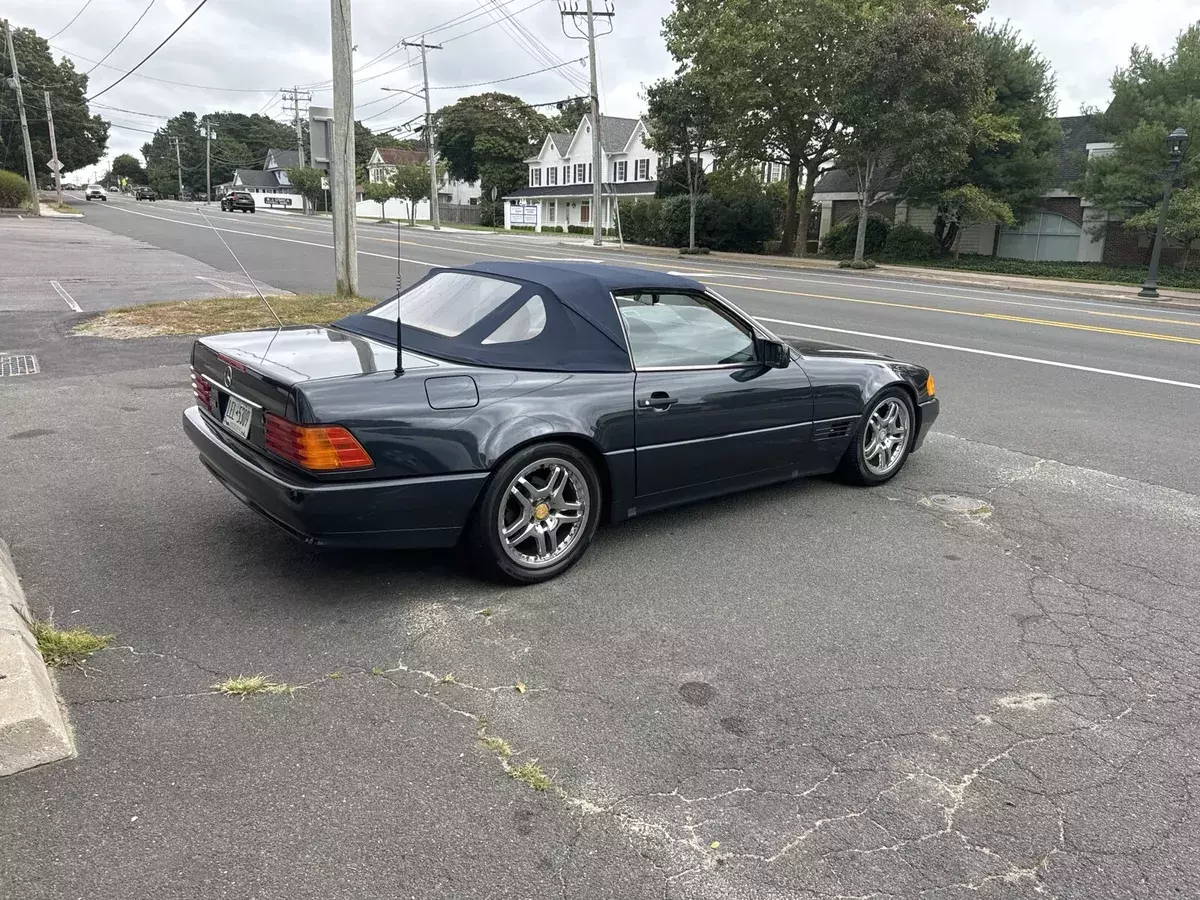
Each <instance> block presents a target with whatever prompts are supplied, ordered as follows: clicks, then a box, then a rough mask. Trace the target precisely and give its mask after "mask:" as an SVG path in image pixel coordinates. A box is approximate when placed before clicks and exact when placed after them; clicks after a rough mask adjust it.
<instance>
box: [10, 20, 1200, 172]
mask: <svg viewBox="0 0 1200 900" xmlns="http://www.w3.org/2000/svg"><path fill="white" fill-rule="evenodd" d="M197 2H198V0H154V2H153V3H151V0H92V2H91V3H90V4H89V5H88V6H87V8H86V9H84V10H83V12H82V14H81V15H80V16H79V18H78V19H77V20H76V21H75V22H74V23H73V24H71V25H70V26H69V27H67V28H66V30H65V31H63V32H62V33H61V34H59V35H58V36H57V37H55V38H53V39H52V40H51V44H52V45H53V47H54V50H55V53H56V54H59V55H61V54H63V53H65V54H68V55H71V56H72V57H73V58H74V60H75V64H76V66H77V67H78V68H79V69H80V70H81V71H86V70H87V69H89V68H92V67H93V64H94V62H96V61H99V60H100V59H101V58H102V57H103V56H104V54H106V53H108V52H109V51H110V50H112V48H113V46H114V45H115V44H116V43H117V42H118V41H119V40H120V39H121V36H122V35H123V34H124V33H125V32H126V30H128V29H129V27H130V26H131V25H132V24H133V23H134V20H135V19H137V17H138V16H139V15H141V14H142V12H143V11H145V10H146V9H147V7H149V12H147V13H146V15H145V18H144V19H143V20H142V21H141V23H140V24H138V26H137V27H136V28H135V29H134V30H133V32H132V33H131V34H130V35H129V37H128V38H127V39H126V40H125V41H124V43H123V44H122V45H121V46H120V47H119V48H118V49H117V50H116V51H115V52H113V53H112V55H111V56H110V57H109V58H108V59H107V61H106V63H105V65H103V66H100V67H97V68H96V69H95V71H94V72H93V73H92V75H91V84H90V89H91V92H92V93H93V94H94V93H96V92H97V91H99V90H101V89H103V88H104V87H106V86H107V85H109V84H111V83H112V82H113V81H114V80H116V79H117V78H119V77H120V76H121V71H120V70H121V69H128V68H130V67H132V66H133V65H134V64H136V63H137V62H138V61H139V60H140V59H141V58H142V57H143V56H145V55H146V53H148V52H149V51H150V50H151V49H153V48H154V46H155V45H156V44H157V43H158V42H159V41H161V40H162V39H163V38H164V37H166V36H167V35H168V34H169V33H170V32H171V30H172V29H173V28H175V26H176V25H178V24H179V22H181V21H182V20H183V19H184V18H185V17H186V16H187V14H188V13H189V12H190V11H191V10H192V9H193V8H194V7H195V4H196V3H197ZM613 2H614V3H615V9H616V13H617V14H616V16H615V18H614V19H613V32H612V34H611V35H608V36H605V37H603V38H602V39H601V40H600V41H599V42H598V47H599V57H600V72H601V104H602V108H603V110H604V111H605V112H606V113H611V114H613V115H626V116H634V115H637V114H638V113H639V112H641V111H642V102H641V100H640V94H641V91H642V87H643V85H645V84H646V83H648V82H651V81H653V80H655V79H657V78H660V77H662V76H664V75H669V74H670V73H671V71H672V64H671V59H670V57H669V56H668V54H667V53H666V51H665V49H664V48H663V42H662V37H661V34H660V32H661V22H662V18H663V16H664V15H666V14H667V13H668V12H669V11H670V9H671V0H613ZM597 4H598V5H597V8H601V7H602V0H597ZM4 6H5V14H6V15H7V16H8V17H9V18H10V20H11V22H12V23H13V24H14V25H16V26H30V27H33V28H35V29H36V30H37V32H38V33H39V34H40V35H42V36H43V37H47V38H49V37H50V36H51V35H53V34H54V33H55V32H56V31H59V30H60V29H62V28H64V26H66V25H67V23H68V22H69V21H70V20H71V18H72V16H74V15H75V14H76V13H78V12H79V11H80V9H81V8H83V6H84V0H7V2H6V3H5V4H4ZM497 7H500V10H501V11H500V12H496V11H495V10H496V8H497ZM484 9H490V10H491V14H488V13H485V12H484ZM513 13H515V15H512V18H511V19H508V20H506V21H504V22H503V24H496V22H495V19H503V18H504V16H505V15H507V14H513ZM988 15H989V16H991V17H992V18H995V19H999V20H1005V19H1008V20H1011V21H1012V22H1013V24H1015V25H1016V26H1017V27H1019V28H1020V30H1021V32H1022V33H1023V34H1024V35H1025V36H1027V37H1028V38H1030V39H1031V40H1033V41H1034V42H1035V43H1036V44H1037V46H1038V47H1039V48H1040V49H1041V51H1042V53H1043V54H1044V55H1045V56H1046V57H1047V58H1048V59H1049V60H1050V62H1051V64H1052V65H1053V67H1054V69H1055V72H1056V73H1057V77H1058V98H1059V114H1060V115H1073V114H1076V113H1078V112H1079V110H1080V107H1082V106H1084V105H1088V104H1096V105H1102V104H1104V103H1105V102H1106V100H1107V99H1108V79H1109V76H1110V75H1111V74H1112V71H1113V69H1114V68H1115V67H1116V66H1117V65H1119V64H1122V63H1123V62H1124V61H1125V60H1126V59H1127V58H1128V55H1129V48H1130V46H1131V45H1133V44H1135V43H1138V44H1145V45H1147V46H1149V47H1150V48H1151V50H1153V51H1154V52H1155V53H1156V54H1162V53H1164V52H1165V51H1167V50H1168V49H1169V48H1170V47H1171V45H1172V43H1173V41H1174V38H1175V35H1176V34H1177V33H1178V32H1179V31H1180V30H1182V29H1183V28H1184V27H1186V25H1187V24H1188V23H1189V22H1190V21H1191V20H1193V19H1195V18H1200V7H1198V6H1197V5H1196V0H993V2H992V5H991V9H990V11H989V13H988ZM455 17H459V20H458V21H457V22H456V23H455V24H450V25H447V26H446V27H443V28H441V29H440V30H436V31H435V30H434V29H435V28H437V26H439V25H444V24H445V23H447V22H449V21H450V20H452V19H455ZM353 26H354V43H355V44H356V45H357V48H358V49H357V51H356V53H355V67H356V69H357V70H359V71H358V73H357V74H356V81H357V82H358V83H357V84H356V86H355V104H356V106H357V107H358V111H357V117H358V118H359V119H361V120H363V121H364V123H365V124H366V125H368V126H369V127H371V128H372V129H373V130H380V129H382V128H384V127H387V126H391V125H398V124H401V123H403V122H405V121H407V120H409V119H411V118H413V117H414V116H417V115H419V114H421V113H422V112H423V106H422V104H421V101H419V100H417V99H415V98H407V99H404V102H402V103H401V104H400V105H399V106H396V107H395V108H394V109H393V108H390V107H392V106H393V104H395V103H397V102H398V101H399V100H401V99H402V98H405V95H403V94H392V95H388V94H385V93H384V92H383V91H382V90H380V88H381V87H383V86H389V87H400V88H412V87H416V86H417V85H418V84H419V82H420V77H421V70H420V56H419V53H417V52H414V51H410V50H399V51H395V52H392V51H393V50H394V48H395V45H396V43H397V42H398V41H399V40H400V39H401V38H406V37H407V38H418V37H419V36H420V34H421V32H422V31H425V30H428V31H429V32H430V36H429V40H430V41H431V42H440V43H442V44H444V45H445V49H443V50H439V51H431V52H430V53H429V77H430V82H431V84H432V85H434V86H435V87H439V86H445V89H443V90H435V91H434V93H433V97H434V107H435V108H437V107H438V106H441V105H443V104H445V103H449V102H452V101H453V100H455V99H456V98H457V97H460V96H463V95H466V94H471V93H477V92H480V91H485V90H502V91H506V92H509V93H514V94H518V95H520V96H521V97H523V98H524V99H525V100H527V101H529V102H531V103H541V102H546V101H553V100H558V99H561V98H564V97H569V96H575V95H579V94H582V93H585V92H586V74H587V70H586V68H585V67H584V66H583V64H581V63H575V62H570V64H569V65H567V66H563V67H562V68H560V69H557V70H554V71H549V72H544V73H542V74H538V75H531V76H530V77H527V78H519V79H514V80H512V81H506V82H504V83H502V84H497V85H494V86H484V87H455V86H457V85H473V84H475V83H477V82H487V81H494V80H496V79H501V78H509V77H511V76H516V75H524V74H526V73H529V72H534V71H535V70H539V69H545V68H546V67H547V66H551V65H555V64H557V63H559V62H561V61H564V60H565V61H572V60H577V59H580V58H581V57H586V54H587V45H586V42H584V41H582V40H569V39H568V38H566V37H565V36H564V35H563V32H562V29H561V27H560V22H559V14H558V6H557V3H556V2H555V0H404V2H401V3H397V2H395V0H353ZM481 26H484V27H481ZM468 32H474V33H468ZM529 33H531V34H532V35H533V36H534V37H535V38H536V39H538V40H539V41H540V43H541V45H543V46H544V48H545V50H543V49H542V47H541V46H538V45H537V44H533V45H532V46H531V45H530V43H529V39H528V37H527V35H528V34H529ZM329 47H330V40H329V3H328V2H326V0H286V2H283V0H280V2H263V0H260V2H253V3H250V2H245V0H208V3H207V5H206V6H205V7H204V8H203V9H202V10H201V11H200V12H199V13H197V15H196V16H195V17H194V18H193V19H192V20H191V21H190V22H189V23H188V24H187V25H186V26H184V28H183V29H182V30H181V31H180V32H179V34H177V35H176V36H175V37H174V38H173V39H172V40H171V41H170V43H168V44H167V45H166V46H165V47H164V48H163V49H162V50H161V51H159V52H158V54H156V55H155V56H154V57H153V58H152V59H151V60H150V61H149V62H147V63H146V65H145V66H143V67H142V68H141V69H140V70H139V71H138V73H137V74H134V75H132V76H130V77H129V78H127V79H125V81H123V82H122V83H121V84H119V85H118V86H116V87H115V88H113V89H112V90H111V91H109V92H107V93H106V94H104V96H103V97H100V98H98V99H97V101H96V103H97V104H105V105H107V106H112V107H120V108H121V109H123V110H131V111H133V112H117V111H115V110H111V109H101V108H99V106H97V107H96V111H97V112H100V113H102V114H103V115H104V116H105V117H106V118H108V119H110V120H111V121H112V122H113V123H114V128H113V129H112V132H111V138H110V141H109V151H110V152H109V158H110V159H111V157H112V156H113V155H115V154H117V153H123V152H133V153H135V154H137V153H138V152H139V148H140V147H141V145H142V143H143V142H145V141H146V140H147V139H148V138H149V135H148V134H142V133H139V132H138V131H136V130H133V129H145V130H148V131H153V129H154V127H155V126H156V125H160V124H162V123H163V122H164V121H165V117H166V116H169V115H172V114H175V113H177V112H179V111H180V110H184V109H190V110H194V111H195V112H197V113H201V114H203V113H205V112H216V111H219V110H228V109H232V110H236V111H239V112H245V113H254V112H258V111H260V110H261V111H265V112H267V113H269V114H271V115H275V116H276V117H282V115H283V114H282V111H281V109H280V102H279V95H278V94H277V93H276V89H277V88H279V87H281V86H285V85H288V86H290V85H294V84H300V85H313V87H312V90H313V92H314V96H313V102H314V103H315V104H317V105H331V103H332V94H331V92H330V91H329V89H328V87H327V86H326V84H323V82H324V83H327V82H328V80H329V78H330V62H329V56H330V50H329ZM383 54H388V55H386V56H383V57H382V58H380V59H378V61H376V62H372V60H375V59H376V58H377V57H381V55H383ZM88 60H91V61H92V62H89V61H88ZM110 66H111V67H112V68H110ZM400 67H405V68H400ZM397 69H398V71H394V70H397ZM141 76H151V78H155V79H164V80H165V81H170V82H181V83H184V84H187V85H193V87H184V86H181V85H180V84H168V83H164V81H155V80H151V78H146V77H141ZM549 111H550V112H553V109H552V108H551V109H550V110H549ZM135 113H148V114H156V115H158V116H160V117H162V118H154V115H138V114H135ZM116 126H122V127H116Z"/></svg>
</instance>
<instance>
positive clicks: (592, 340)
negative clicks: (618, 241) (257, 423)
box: [337, 262, 704, 372]
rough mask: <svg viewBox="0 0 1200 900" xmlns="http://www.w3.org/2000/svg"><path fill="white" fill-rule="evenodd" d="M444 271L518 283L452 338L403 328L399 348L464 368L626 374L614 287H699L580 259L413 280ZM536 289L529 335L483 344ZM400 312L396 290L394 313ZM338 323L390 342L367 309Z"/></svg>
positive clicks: (388, 330) (480, 266) (384, 326)
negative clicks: (541, 316)
mask: <svg viewBox="0 0 1200 900" xmlns="http://www.w3.org/2000/svg"><path fill="white" fill-rule="evenodd" d="M445 272H463V273H469V274H473V275H481V276H485V277H491V278H499V279H502V280H504V281H510V282H515V283H518V284H520V285H521V290H519V291H517V292H516V293H515V294H514V295H513V296H512V297H510V298H509V299H508V300H506V301H505V302H504V303H502V304H501V305H500V306H499V307H498V308H497V309H496V310H494V311H493V312H491V313H489V314H488V315H487V316H485V317H484V318H483V319H481V320H480V321H479V322H478V323H476V324H475V325H473V326H471V327H470V328H468V329H467V330H466V331H464V332H463V333H462V334H459V335H454V336H446V335H441V334H435V333H433V332H429V331H424V330H422V329H420V328H415V327H409V326H407V325H406V326H404V346H405V348H407V349H409V350H414V351H416V352H418V353H425V354H428V355H430V356H435V357H440V358H442V359H449V360H454V361H457V362H463V363H468V364H471V365H479V366H489V367H498V368H510V369H537V370H549V371H566V372H628V371H630V369H631V365H630V361H629V348H628V345H627V344H626V341H625V332H624V330H623V329H622V327H621V321H620V318H619V314H618V313H617V307H616V304H615V303H613V301H612V294H613V292H614V291H628V290H643V291H645V290H649V291H654V290H661V291H703V290H704V286H703V285H701V284H700V283H699V282H698V281H693V280H692V279H690V278H682V277H679V276H677V275H667V274H664V273H661V272H652V271H648V270H645V269H634V268H626V267H622V266H609V265H604V264H602V263H584V262H561V263H558V262H544V263H524V262H486V263H473V264H471V265H467V266H456V267H453V268H439V269H431V270H430V271H429V273H428V274H427V275H426V276H425V278H423V279H421V281H420V282H418V284H421V283H424V282H426V281H428V280H429V279H431V278H435V277H437V276H438V275H439V274H441V273H445ZM414 287H415V285H414ZM409 290H412V288H410V289H409ZM535 294H536V295H537V296H539V297H541V299H542V305H543V307H544V309H545V314H546V321H545V325H544V327H543V328H542V330H541V331H540V332H539V333H538V334H537V335H536V336H535V337H533V338H531V339H529V340H525V341H520V342H515V343H500V344H495V343H493V344H486V343H483V341H484V339H485V338H486V337H487V336H488V335H489V334H491V333H492V332H493V331H494V330H495V329H496V328H497V327H498V326H499V325H500V324H501V323H503V322H505V321H506V320H507V319H508V318H509V317H510V316H512V315H513V314H514V313H515V312H516V311H517V310H519V309H520V308H521V307H522V306H524V304H525V303H526V302H527V301H528V300H529V299H530V298H531V297H532V296H534V295H535ZM394 299H395V298H394V297H393V298H391V299H389V300H388V301H387V302H388V303H391V301H392V300H394ZM376 309H378V307H376ZM403 309H404V301H403V294H402V295H401V299H400V310H401V314H403ZM337 324H338V325H339V326H340V327H342V328H345V329H347V330H349V331H355V332H359V333H363V334H368V335H370V336H372V337H374V338H377V339H380V340H383V341H386V342H387V343H390V344H395V342H396V329H395V326H394V324H393V323H390V322H389V321H388V320H387V319H381V318H379V317H378V316H373V315H370V314H369V313H358V314H356V315H353V316H348V317H346V318H345V319H342V320H341V321H340V322H338V323H337Z"/></svg>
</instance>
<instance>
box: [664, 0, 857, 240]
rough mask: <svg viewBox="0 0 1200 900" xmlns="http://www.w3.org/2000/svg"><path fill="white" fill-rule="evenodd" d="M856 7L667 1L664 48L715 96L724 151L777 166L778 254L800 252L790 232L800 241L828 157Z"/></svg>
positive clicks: (817, 0) (820, 1) (820, 0)
mask: <svg viewBox="0 0 1200 900" xmlns="http://www.w3.org/2000/svg"><path fill="white" fill-rule="evenodd" d="M858 8H859V7H858V4H856V3H855V2H853V0H675V9H674V12H672V13H671V14H670V15H669V16H667V18H666V19H665V20H664V21H663V34H664V36H665V37H666V40H667V49H668V50H670V52H671V53H672V55H673V56H674V57H675V58H676V59H677V60H679V61H680V62H681V63H684V64H687V65H689V66H691V67H692V68H694V69H695V71H696V73H697V75H698V76H699V77H700V78H703V79H704V80H706V81H707V82H708V83H709V84H710V85H711V88H710V89H711V92H712V93H713V94H714V95H715V96H719V97H720V98H721V110H722V113H723V115H722V116H721V119H720V122H719V126H720V137H721V143H722V145H723V146H724V147H725V148H726V150H727V151H728V152H729V153H730V154H731V155H734V156H737V157H740V158H742V159H743V160H758V161H771V162H779V163H782V164H783V165H784V166H785V167H786V169H787V203H786V207H785V210H784V229H783V239H782V246H781V249H782V251H783V252H784V253H791V252H792V251H793V250H796V251H797V252H798V253H799V254H800V255H803V254H804V252H805V245H804V241H800V242H799V244H797V242H796V235H797V230H799V232H800V233H801V234H807V232H808V218H809V213H810V210H811V208H812V193H813V188H814V187H815V185H816V181H817V177H818V175H819V174H820V172H821V171H822V170H823V169H824V168H825V167H827V166H828V164H829V163H830V161H831V160H832V159H833V153H834V138H835V137H836V135H837V134H838V132H839V131H840V129H841V123H840V122H839V121H838V119H837V118H836V117H835V116H833V115H831V108H832V102H833V92H834V88H835V86H836V79H837V74H836V73H837V66H836V57H837V55H838V54H839V53H840V52H841V48H842V47H843V46H844V45H845V42H846V37H847V35H848V33H849V29H850V26H851V23H852V21H853V20H854V18H855V16H856V15H858ZM802 181H803V184H804V194H803V198H802V199H801V198H800V184H801V182H802ZM797 210H799V221H798V222H797ZM797 226H798V227H797Z"/></svg>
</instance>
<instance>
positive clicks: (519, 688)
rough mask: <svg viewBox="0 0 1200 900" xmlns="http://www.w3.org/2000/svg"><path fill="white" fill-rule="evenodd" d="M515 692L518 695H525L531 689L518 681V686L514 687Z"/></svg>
mask: <svg viewBox="0 0 1200 900" xmlns="http://www.w3.org/2000/svg"><path fill="white" fill-rule="evenodd" d="M513 690H514V691H516V692H517V693H518V694H523V693H525V692H526V691H527V690H529V688H527V687H526V686H525V682H523V681H518V682H517V683H516V684H514V685H513Z"/></svg>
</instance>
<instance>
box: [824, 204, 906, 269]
mask: <svg viewBox="0 0 1200 900" xmlns="http://www.w3.org/2000/svg"><path fill="white" fill-rule="evenodd" d="M889 230H890V226H889V225H888V223H887V222H886V221H884V220H883V219H881V218H879V217H878V216H867V240H866V247H865V248H864V250H863V255H864V256H878V255H879V251H880V250H882V249H883V245H884V244H885V243H886V242H887V236H888V231H889ZM857 240H858V215H857V214H855V215H853V216H850V218H848V219H845V220H844V221H842V222H839V223H838V224H837V225H834V226H833V227H832V228H830V229H829V231H828V233H827V234H826V235H825V237H824V239H822V241H821V252H822V253H824V254H826V255H828V256H833V257H836V258H838V259H848V258H849V257H852V256H854V245H855V243H856V242H857Z"/></svg>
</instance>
